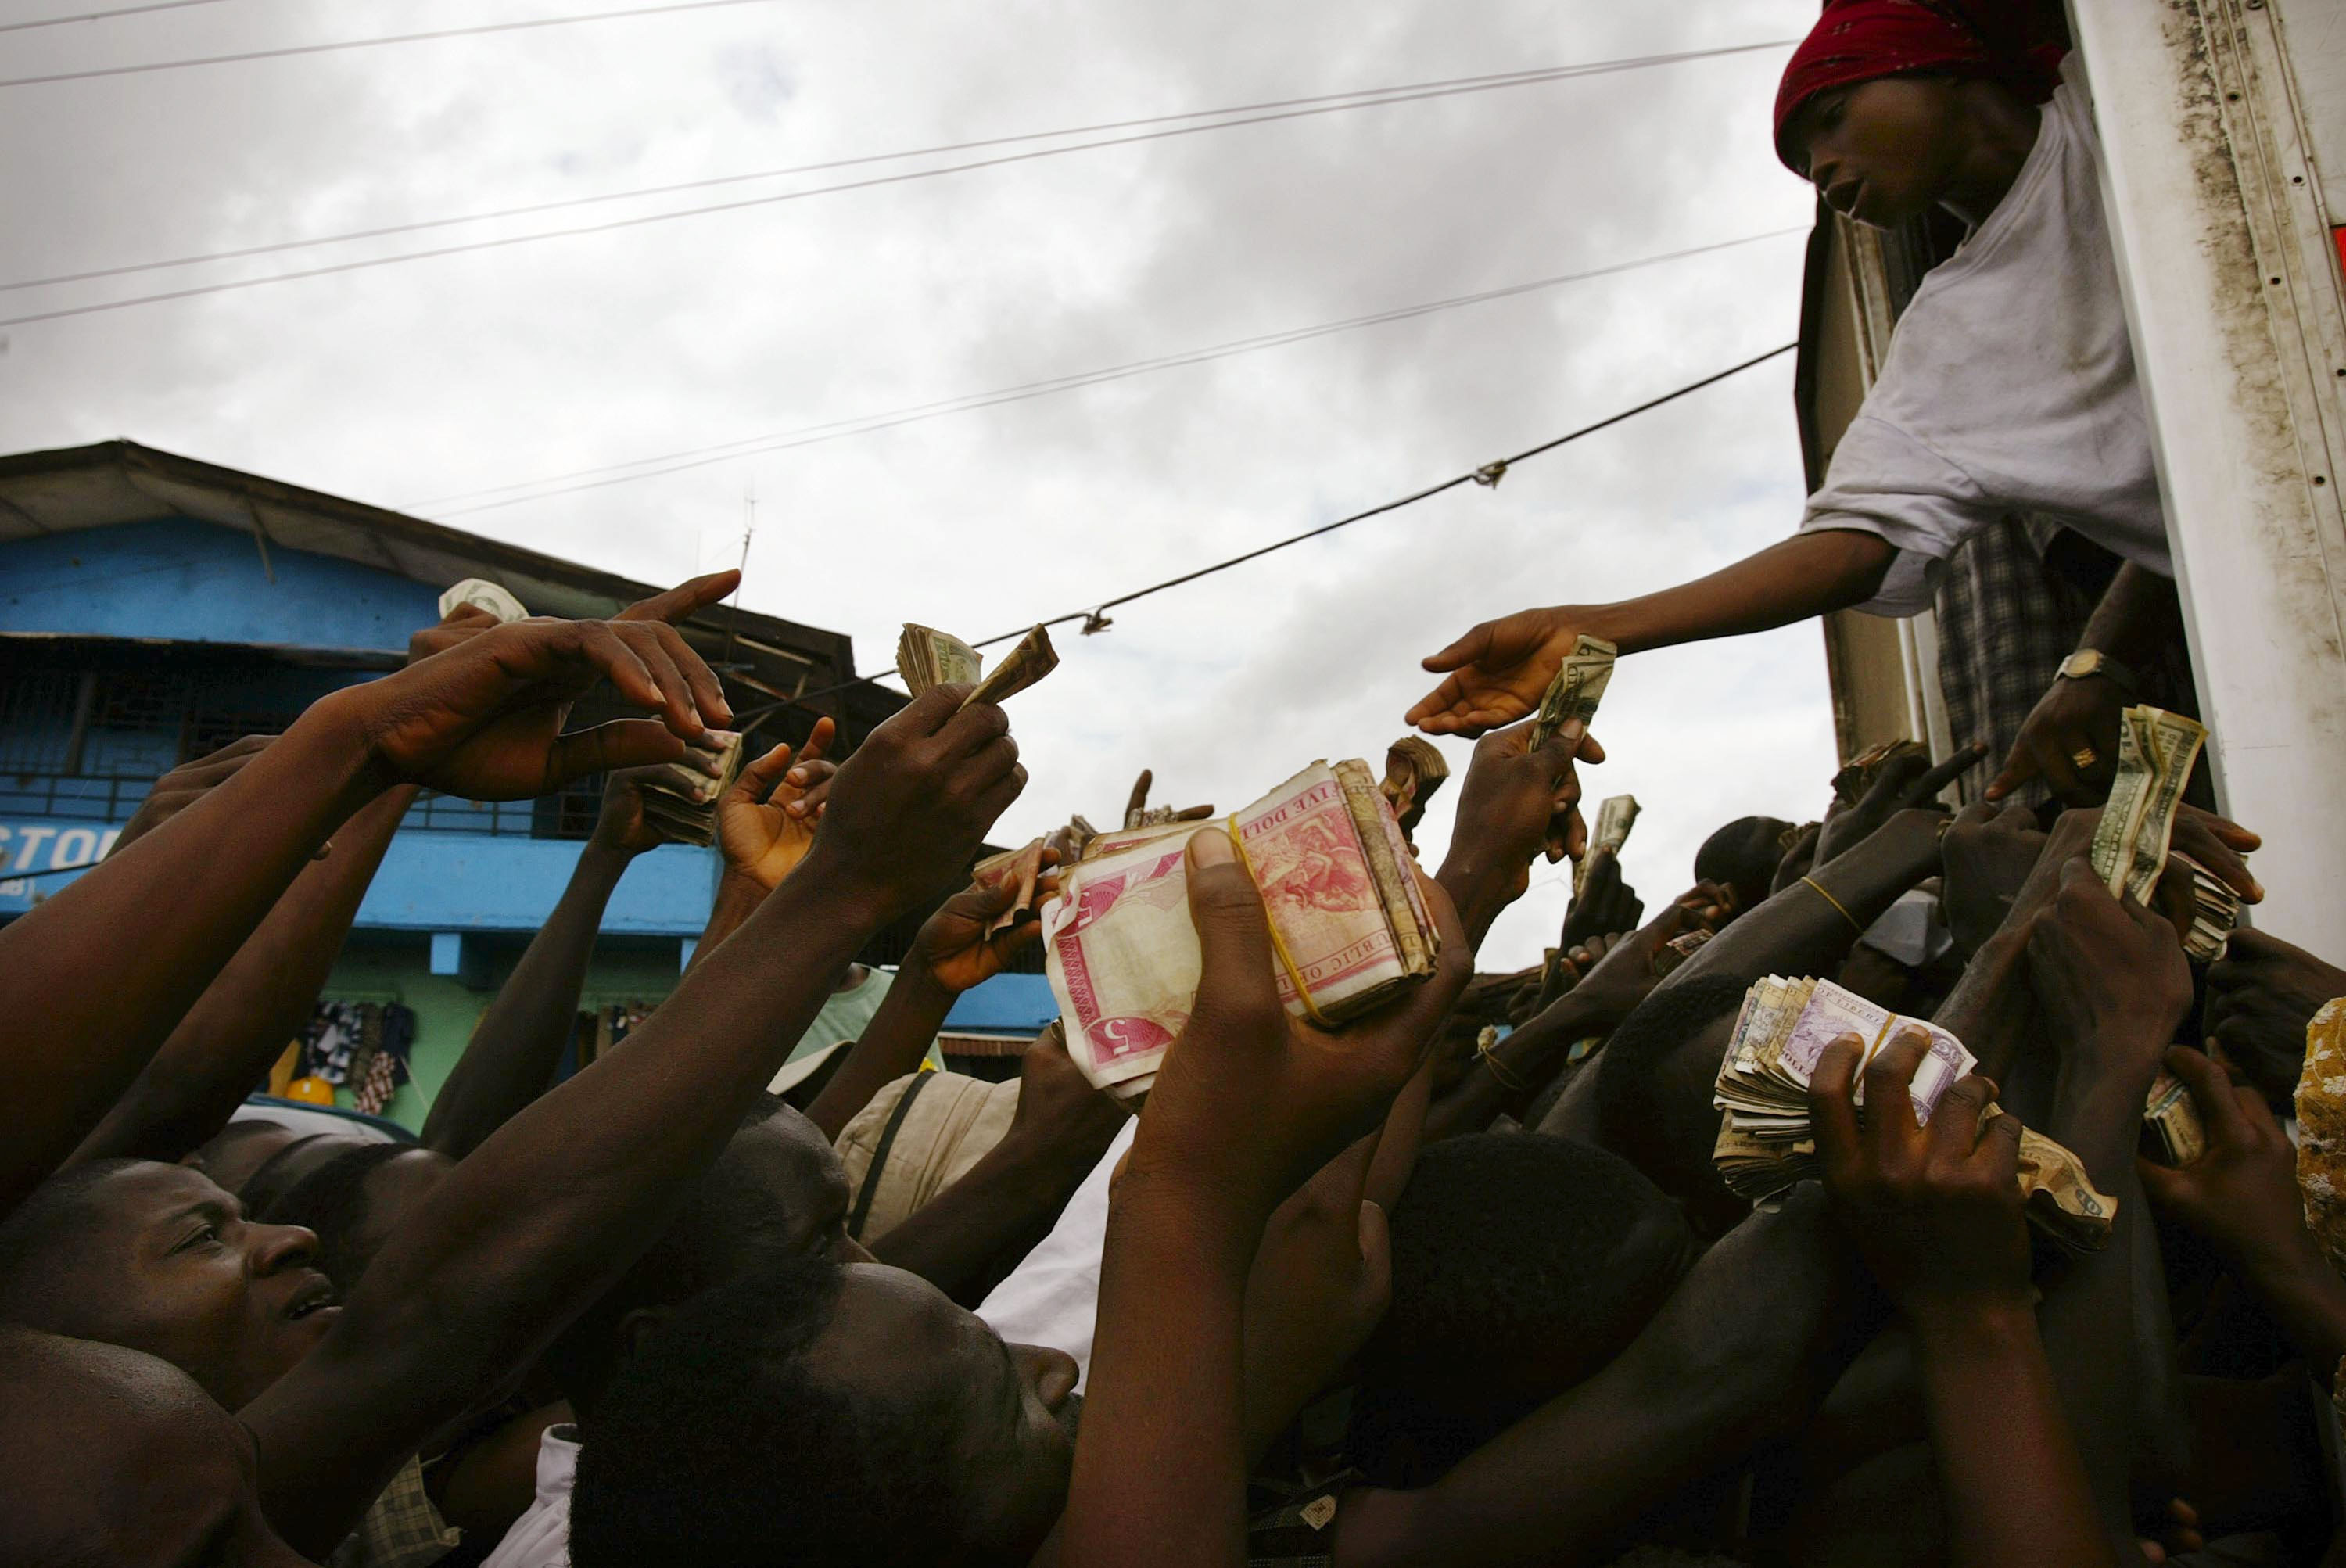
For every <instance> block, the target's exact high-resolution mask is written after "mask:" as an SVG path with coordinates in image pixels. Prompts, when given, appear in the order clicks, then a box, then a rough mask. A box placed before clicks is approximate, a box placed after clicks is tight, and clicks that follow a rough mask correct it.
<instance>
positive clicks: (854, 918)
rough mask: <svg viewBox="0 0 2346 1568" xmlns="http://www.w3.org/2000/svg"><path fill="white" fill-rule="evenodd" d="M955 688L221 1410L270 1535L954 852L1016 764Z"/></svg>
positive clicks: (680, 1178) (523, 1358) (622, 1244)
mask: <svg viewBox="0 0 2346 1568" xmlns="http://www.w3.org/2000/svg"><path fill="white" fill-rule="evenodd" d="M489 635H490V636H495V635H497V634H489ZM687 652H688V650H687ZM696 662H697V661H696ZM967 689H968V688H967V687H961V686H943V687H937V688H936V689H934V690H933V691H931V692H929V693H927V694H926V695H925V696H923V697H920V698H918V699H916V700H915V701H913V703H912V704H910V705H909V706H908V707H906V708H904V709H903V711H902V712H900V713H898V714H897V715H896V716H895V717H894V718H892V719H891V720H889V722H888V723H887V724H885V725H882V727H881V728H880V729H878V730H877V731H875V732H874V733H873V734H872V738H870V739H869V740H867V741H866V742H865V743H864V745H863V747H862V749H861V750H860V751H859V752H858V753H857V756H856V758H855V759H854V760H853V761H852V762H851V763H850V764H849V765H848V767H847V768H846V769H842V770H841V789H840V791H839V795H838V797H837V799H835V800H834V802H833V804H832V806H831V809H830V811H829V812H828V813H827V814H826V819H825V823H824V827H823V829H822V830H821V832H820V833H819V834H818V836H817V841H816V844H815V846H814V848H813V850H811V851H810V853H809V856H808V860H807V864H806V865H805V866H804V867H803V868H802V869H801V872H800V873H799V874H797V875H794V876H793V877H792V878H791V879H790V881H789V882H788V883H786V884H785V885H784V886H783V887H781V888H780V889H778V890H777V891H776V892H775V893H774V895H773V896H772V897H771V898H770V899H768V900H767V901H766V902H765V903H764V904H763V905H762V906H761V907H760V910H759V911H758V913H757V914H756V915H754V916H752V917H751V919H750V922H749V923H748V924H747V925H745V926H743V927H742V929H741V931H740V932H738V933H737V940H735V941H733V942H727V943H726V944H725V945H724V947H723V949H722V950H721V951H719V952H717V953H715V954H713V955H711V957H710V958H709V962H706V963H704V964H702V965H700V966H699V967H698V968H697V969H695V970H694V971H693V972H692V973H691V974H689V975H688V976H687V977H686V978H685V980H684V982H683V983H682V984H681V985H679V986H678V990H677V991H676V993H675V994H674V995H673V996H671V997H670V998H669V999H668V1002H667V1003H665V1004H664V1005H663V1006H662V1007H661V1008H660V1010H659V1011H658V1013H655V1014H654V1015H653V1017H652V1019H651V1021H650V1022H648V1023H646V1024H645V1025H644V1027H643V1028H642V1029H640V1030H638V1031H637V1032H635V1033H631V1034H630V1035H629V1036H628V1037H627V1040H626V1041H625V1042H624V1043H623V1044H621V1045H620V1046H619V1047H617V1048H616V1049H614V1050H613V1051H612V1052H610V1053H609V1054H607V1055H604V1056H601V1057H598V1058H597V1060H596V1062H595V1063H594V1064H592V1065H591V1066H589V1067H588V1068H587V1069H586V1071H585V1072H583V1073H580V1074H577V1075H576V1077H574V1078H572V1079H570V1080H568V1081H567V1082H566V1083H564V1084H560V1085H557V1086H556V1088H554V1089H553V1090H551V1091H549V1092H548V1093H547V1094H546V1095H543V1096H542V1097H540V1098H539V1099H538V1100H537V1101H536V1102H535V1103H534V1104H532V1105H529V1106H528V1107H527V1108H526V1109H525V1110H523V1111H522V1112H520V1113H519V1114H518V1115H515V1117H514V1118H513V1119H512V1120H511V1121H509V1122H507V1123H506V1124H505V1125H504V1126H502V1127H500V1128H499V1129H498V1130H497V1131H496V1132H495V1134H494V1135H491V1136H490V1137H489V1138H488V1139H487V1141H485V1142H484V1143H483V1144H482V1145H481V1146H480V1147H479V1148H477V1149H475V1150H474V1152H473V1154H472V1155H471V1156H470V1157H468V1158H466V1159H465V1160H464V1161H463V1162H461V1163H460V1164H459V1165H457V1166H455V1167H454V1170H453V1171H452V1172H451V1173H450V1175H449V1176H447V1178H446V1179H445V1180H444V1181H443V1182H442V1183H441V1184H440V1185H439V1186H437V1187H435V1188H434V1189H433V1192H432V1193H431V1194H430V1195H429V1196H427V1197H426V1198H424V1199H423V1202H422V1203H421V1204H420V1205H419V1206H418V1207H417V1209H416V1211H415V1213H414V1214H413V1216H412V1217H410V1218H409V1220H408V1221H407V1222H406V1223H405V1224H403V1226H402V1227H400V1229H399V1230H398V1231H397V1232H396V1233H395V1234H394V1235H393V1237H392V1238H391V1240H390V1242H389V1243H388V1244H387V1245H386V1246H385V1247H384V1248H383V1250H382V1253H381V1255H380V1256H379V1257H377V1259H376V1261H375V1263H374V1265H373V1267H372V1268H370V1269H369V1270H368V1272H367V1275H366V1277H365V1278H364V1280H363V1281H362V1283H361V1284H360V1286H359V1288H357V1290H356V1291H355V1292H353V1294H352V1298H351V1299H350V1302H349V1304H348V1305H347V1306H346V1307H345V1308H343V1311H342V1317H341V1319H339V1320H338V1321H337V1322H336V1323H335V1324H334V1325H333V1327H332V1328H331V1329H330V1330H329V1331H328V1333H327V1335H326V1337H325V1338H324V1339H323V1340H322V1341H321V1343H320V1345H319V1347H318V1348H317V1349H315V1350H313V1351H312V1352H311V1354H310V1355H309V1356H308V1357H306V1358H305V1359H303V1360H302V1361H301V1362H300V1363H299V1364H298V1365H297V1366H296V1367H295V1368H294V1369H293V1370H292V1371H291V1372H289V1373H287V1374H286V1375H285V1376H284V1377H282V1378H280V1380H278V1381H277V1382H276V1383H275V1384H273V1385H271V1386H270V1389H269V1390H268V1391H267V1392H266V1393H264V1394H263V1395H262V1396H261V1397H260V1399H259V1400H255V1401H254V1402H253V1403H252V1404H250V1405H249V1406H247V1407H246V1409H245V1410H243V1411H242V1412H240V1414H241V1417H242V1419H243V1420H244V1421H245V1422H246V1424H247V1425H248V1426H249V1427H250V1429H251V1431H252V1432H253V1434H254V1437H255V1439H256V1441H257V1442H258V1444H259V1448H260V1474H261V1477H262V1486H263V1499H264V1504H265V1506H266V1507H267V1508H268V1510H269V1512H270V1518H271V1520H272V1521H273V1522H275V1523H277V1525H278V1526H279V1528H280V1531H281V1532H283V1533H284V1534H285V1535H286V1537H287V1539H288V1540H289V1541H290V1542H291V1543H294V1544H295V1545H296V1546H297V1547H300V1548H302V1549H304V1550H307V1551H308V1552H310V1553H313V1554H316V1553H323V1552H324V1551H326V1550H328V1549H330V1548H331V1545H332V1544H333V1543H334V1542H335V1541H337V1540H339V1539H340V1537H341V1536H342V1533H343V1532H346V1531H347V1530H348V1529H349V1528H350V1527H351V1524H352V1522H353V1521H355V1520H356V1519H357V1518H358V1516H359V1515H360V1513H361V1512H363V1511H364V1509H365V1507H366V1506H367V1504H368V1503H369V1502H371V1501H372V1499H373V1497H374V1496H375V1495H376V1493H377V1492H380V1490H381V1488H382V1483H383V1481H384V1480H385V1479H386V1478H387V1477H388V1476H389V1475H390V1473H391V1472H392V1471H393V1470H394V1469H395V1468H396V1467H397V1466H398V1464H399V1463H400V1462H401V1461H402V1460H403V1458H404V1457H405V1456H406V1455H407V1454H409V1453H412V1452H413V1451H415V1449H416V1447H417V1446H418V1445H419V1444H421V1443H422V1442H423V1441H425V1439H426V1438H428V1437H429V1436H430V1435H431V1434H432V1433H433V1431H436V1430H437V1429H438V1428H440V1427H441V1426H442V1425H443V1424H444V1422H446V1421H447V1420H451V1419H453V1418H454V1417H455V1416H456V1415H458V1414H460V1413H461V1412H463V1411H464V1410H467V1409H469V1408H471V1407H473V1406H474V1404H475V1403H476V1402H477V1401H479V1400H482V1399H483V1398H484V1397H485V1396H488V1395H490V1394H491V1393H493V1392H494V1391H495V1390H496V1389H497V1388H499V1387H500V1386H501V1385H502V1384H503V1383H504V1382H505V1381H506V1380H508V1379H509V1378H510V1377H511V1376H513V1375H514V1374H515V1371H516V1370H517V1369H519V1368H521V1367H523V1366H525V1365H526V1364H527V1363H528V1362H529V1361H530V1360H531V1359H533V1358H534V1357H535V1356H536V1354H537V1353H538V1352H539V1351H540V1350H542V1349H544V1347H545V1345H546V1341H547V1340H548V1339H551V1338H552V1337H553V1335H554V1334H555V1333H556V1332H557V1331H558V1330H559V1329H560V1328H561V1327H562V1325H563V1324H564V1323H566V1321H568V1320H569V1319H570V1318H571V1317H572V1316H573V1315H574V1314H575V1313H576V1311H577V1310H578V1309H579V1308H581V1307H583V1306H584V1305H586V1303H587V1302H589V1301H591V1300H592V1299H594V1298H595V1297H597V1295H599V1294H600V1293H601V1292H602V1291H603V1290H604V1289H606V1288H608V1286H609V1285H610V1283H611V1281H612V1280H613V1279H614V1278H617V1276H618V1275H619V1274H620V1273H621V1272H622V1271H624V1270H625V1268H627V1265H628V1264H629V1263H630V1262H631V1261H632V1260H633V1259H634V1257H636V1256H637V1254H638V1253H639V1252H640V1251H641V1250H642V1248H643V1247H645V1246H646V1245H648V1243H649V1242H650V1241H651V1239H652V1238H653V1237H655V1236H656V1235H658V1231H659V1229H660V1227H662V1226H663V1225H664V1224H666V1223H667V1221H668V1217H669V1215H670V1214H671V1213H672V1211H673V1209H674V1207H675V1205H676V1203H677V1201H678V1198H679V1197H680V1196H682V1194H683V1191H684V1189H685V1186H686V1184H687V1183H688V1182H689V1181H690V1179H691V1178H692V1177H693V1176H696V1175H697V1174H699V1172H700V1171H702V1170H703V1169H705V1168H707V1166H708V1165H709V1162H710V1161H711V1160H713V1159H714V1158H715V1157H716V1156H717V1154H718V1152H719V1150H720V1149H721V1148H722V1147H723V1145H724V1144H725V1142H726V1141H727V1139H729V1137H730V1136H731V1135H732V1132H733V1129H734V1126H735V1125H736V1123H737V1122H738V1121H739V1117H740V1115H741V1114H742V1113H743V1111H744V1110H745V1109H747V1107H748V1106H749V1105H750V1103H751V1102H752V1101H753V1100H754V1099H755V1097H756V1096H757V1095H758V1093H759V1091H760V1090H761V1089H762V1088H763V1087H764V1086H765V1084H766V1082H767V1080H768V1079H769V1078H770V1076H771V1074H773V1072H774V1070H775V1069H776V1068H777V1067H778V1066H779V1065H780V1061H781V1059H782V1057H783V1056H784V1055H785V1054H787V1053H788V1051H789V1049H790V1044H791V1043H792V1042H793V1041H795V1040H796V1039H797V1038H798V1036H799V1034H800V1033H801V1032H803V1030H804V1029H805V1028H806V1026H807V1025H808V1023H811V1021H812V1019H813V1017H814V1014H815V1013H816V1012H818V1011H819V1010H820V1009H821V1005H822V1003H823V999H824V998H825V997H826V996H827V995H829V993H830V990H831V985H832V984H833V983H834V982H835V981H836V979H837V977H838V975H839V974H840V972H841V971H842V970H843V969H844V968H845V966H846V965H847V964H848V962H850V961H851V960H852V957H853V955H854V953H855V951H856V949H857V948H858V947H860V946H861V945H862V943H863V942H865V941H867V940H868V939H869V937H870V935H871V933H872V932H874V931H876V930H878V929H879V928H880V927H881V926H882V925H884V924H886V923H887V921H889V920H890V919H892V918H894V917H895V916H897V915H899V914H901V913H902V912H903V911H904V910H905V909H907V908H911V907H916V906H917V905H918V904H919V903H920V902H921V901H923V899H925V898H926V897H929V896H932V894H933V891H934V888H935V884H936V879H937V875H938V870H939V868H941V867H958V866H961V865H964V864H966V863H967V861H968V859H969V856H970V855H971V853H972V852H973V851H974V850H975V848H976V846H977V844H978V842H979V840H980V839H981V837H982V836H983V834H984V830H985V829H986V828H987V827H988V826H990V825H991V824H992V822H993V821H994V818H995V817H996V816H998V815H999V814H1000V812H1001V811H1002V809H1004V808H1005V807H1006V806H1007V805H1008V804H1009V803H1010V802H1011V800H1012V799H1015V797H1016V795H1017V793H1018V791H1019V789H1021V788H1022V787H1023V786H1024V783H1025V771H1024V769H1020V768H1019V767H1018V766H1017V748H1016V747H1015V744H1014V743H1013V742H1012V741H1011V740H1010V738H1009V735H1008V727H1007V722H1006V720H1005V718H1003V715H1002V711H1001V709H1000V708H995V707H994V706H992V705H990V704H983V705H980V706H978V707H975V708H970V709H968V710H966V711H964V712H959V713H956V712H955V711H954V704H955V703H957V702H959V701H960V699H961V698H962V697H964V695H966V692H967Z"/></svg>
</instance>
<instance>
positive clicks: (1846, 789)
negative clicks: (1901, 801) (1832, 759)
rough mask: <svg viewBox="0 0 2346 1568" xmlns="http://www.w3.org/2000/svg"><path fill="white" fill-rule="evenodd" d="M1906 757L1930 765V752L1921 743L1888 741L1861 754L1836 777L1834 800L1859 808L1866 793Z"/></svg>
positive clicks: (1845, 763)
mask: <svg viewBox="0 0 2346 1568" xmlns="http://www.w3.org/2000/svg"><path fill="white" fill-rule="evenodd" d="M1907 757H1920V758H1922V759H1923V760H1924V761H1925V762H1928V761H1929V760H1930V759H1931V750H1930V748H1928V747H1926V746H1924V745H1923V743H1922V742H1921V741H1919V740H1885V741H1883V742H1882V744H1881V745H1879V746H1874V747H1870V748H1867V749H1865V750H1863V751H1861V752H1859V753H1858V754H1857V755H1856V756H1855V757H1852V758H1851V759H1849V760H1848V761H1847V762H1844V763H1842V764H1841V771H1840V772H1838V773H1836V774H1834V775H1833V781H1832V788H1833V799H1837V800H1839V801H1841V803H1842V804H1843V805H1846V806H1854V805H1856V804H1857V803H1858V802H1859V801H1860V800H1862V799H1865V794H1866V791H1867V790H1869V789H1872V788H1873V784H1874V780H1875V779H1880V778H1881V777H1882V769H1885V768H1887V767H1889V766H1890V765H1891V764H1892V763H1893V762H1896V761H1899V760H1900V759H1903V758H1907Z"/></svg>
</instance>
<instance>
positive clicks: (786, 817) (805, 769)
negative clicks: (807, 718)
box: [717, 718, 839, 892]
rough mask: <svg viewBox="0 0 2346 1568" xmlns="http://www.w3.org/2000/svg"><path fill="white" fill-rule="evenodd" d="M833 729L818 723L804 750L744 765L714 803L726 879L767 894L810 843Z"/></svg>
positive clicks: (785, 749) (825, 792)
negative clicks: (748, 883)
mask: <svg viewBox="0 0 2346 1568" xmlns="http://www.w3.org/2000/svg"><path fill="white" fill-rule="evenodd" d="M837 732H838V726H837V725H836V724H834V723H833V722H832V721H831V719H829V718H818V719H816V720H815V721H814V728H813V730H812V732H811V733H810V734H809V735H808V737H807V739H806V744H805V745H803V746H801V747H799V748H796V750H795V751H793V749H792V748H790V747H789V746H777V747H774V748H772V749H770V750H769V751H768V752H766V753H765V755H763V756H762V757H760V758H759V759H757V760H756V761H754V762H750V763H749V764H747V765H745V766H744V767H743V768H742V769H741V770H740V774H739V777H738V778H737V779H735V780H734V782H733V785H732V787H731V788H729V789H727V790H726V791H725V792H724V793H723V794H721V795H719V797H718V799H717V845H718V850H719V854H720V855H721V856H722V857H723V859H724V861H725V870H726V871H727V873H728V874H729V875H732V876H738V877H743V878H746V879H748V880H749V881H751V882H754V883H756V884H757V885H758V886H759V887H761V888H763V889H765V890H766V891H768V892H771V891H774V889H775V888H777V887H778V886H780V884H781V881H782V879H783V878H784V877H786V876H788V875H790V872H791V871H795V870H797V869H798V864H799V862H800V861H801V860H804V859H805V858H806V853H807V850H809V849H810V848H811V847H812V845H813V843H814V834H815V829H816V827H817V826H818V825H819V824H820V823H821V820H822V808H823V803H824V802H825V801H826V800H827V799H829V797H830V793H831V775H832V774H834V773H836V772H837V771H838V770H839V769H838V766H837V764H835V763H833V762H831V761H830V760H828V759H827V758H826V756H825V753H827V752H828V751H829V750H830V748H831V739H832V737H833V736H834V735H835V734H836V733H837Z"/></svg>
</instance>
